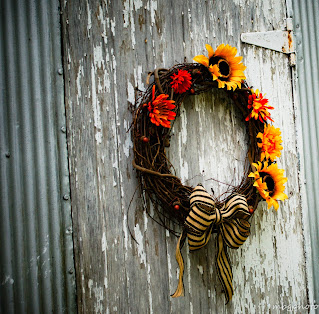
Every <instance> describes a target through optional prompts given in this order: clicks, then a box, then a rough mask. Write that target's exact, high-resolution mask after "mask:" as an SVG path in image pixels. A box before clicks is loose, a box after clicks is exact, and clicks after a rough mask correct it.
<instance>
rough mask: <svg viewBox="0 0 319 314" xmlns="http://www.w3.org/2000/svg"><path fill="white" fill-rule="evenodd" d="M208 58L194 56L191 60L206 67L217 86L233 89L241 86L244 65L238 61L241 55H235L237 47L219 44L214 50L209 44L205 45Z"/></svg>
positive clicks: (243, 77) (243, 76)
mask: <svg viewBox="0 0 319 314" xmlns="http://www.w3.org/2000/svg"><path fill="white" fill-rule="evenodd" d="M206 49H207V51H208V58H207V57H205V56H204V55H199V56H196V57H195V58H194V59H193V60H194V61H196V62H198V63H201V64H202V65H204V66H206V67H208V69H209V71H210V73H211V74H212V76H213V80H214V81H216V80H217V82H218V88H224V87H225V85H226V87H227V89H228V90H231V89H233V90H235V89H236V88H237V87H239V88H240V87H241V81H242V80H245V79H246V77H245V75H244V70H245V69H246V67H245V66H244V65H243V64H242V63H241V62H240V61H241V60H242V58H243V57H235V56H236V54H237V49H236V48H235V47H231V46H229V45H226V46H225V44H221V45H219V46H218V47H217V49H216V51H215V52H214V50H213V48H212V47H211V46H210V45H206Z"/></svg>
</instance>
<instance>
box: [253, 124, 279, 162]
mask: <svg viewBox="0 0 319 314" xmlns="http://www.w3.org/2000/svg"><path fill="white" fill-rule="evenodd" d="M257 138H260V139H261V143H257V144H258V147H259V148H261V160H263V159H270V160H271V161H274V160H275V159H276V157H280V155H281V152H280V151H281V150H282V146H281V145H280V144H281V143H282V139H281V132H280V129H279V128H278V129H276V128H275V127H274V126H272V125H270V124H268V125H267V126H265V128H264V133H260V132H259V133H258V135H257Z"/></svg>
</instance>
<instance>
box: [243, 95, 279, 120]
mask: <svg viewBox="0 0 319 314" xmlns="http://www.w3.org/2000/svg"><path fill="white" fill-rule="evenodd" d="M251 92H252V95H249V98H248V109H251V108H252V111H251V113H250V114H249V115H248V117H247V118H246V121H248V120H249V119H251V118H254V119H255V120H257V119H258V118H259V120H260V122H262V123H264V122H266V120H267V119H268V120H270V121H272V122H274V120H273V119H272V118H271V117H270V113H269V112H268V110H270V109H274V107H271V106H268V105H267V104H268V99H267V98H264V97H263V94H262V93H259V90H258V89H257V90H256V92H254V90H253V89H252V90H251Z"/></svg>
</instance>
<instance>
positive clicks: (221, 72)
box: [132, 44, 287, 302]
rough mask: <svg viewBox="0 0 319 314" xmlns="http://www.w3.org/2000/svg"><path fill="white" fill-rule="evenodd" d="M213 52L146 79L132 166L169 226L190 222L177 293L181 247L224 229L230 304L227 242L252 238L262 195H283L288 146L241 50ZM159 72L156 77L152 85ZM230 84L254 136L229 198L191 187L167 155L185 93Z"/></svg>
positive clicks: (220, 239) (274, 199)
mask: <svg viewBox="0 0 319 314" xmlns="http://www.w3.org/2000/svg"><path fill="white" fill-rule="evenodd" d="M206 49H207V51H208V57H206V56H204V55H199V56H196V57H195V58H194V60H195V61H196V62H197V63H182V64H176V65H174V66H173V67H171V68H170V69H163V68H160V69H155V70H154V71H152V72H150V73H149V74H148V77H147V83H148V84H149V86H148V88H147V90H146V91H145V92H144V93H142V94H141V95H140V97H138V98H137V99H136V102H135V111H134V118H133V130H132V138H133V150H134V159H133V166H134V167H135V169H136V170H137V174H138V179H139V182H140V186H141V188H142V191H143V192H144V193H145V195H146V196H147V198H148V199H149V200H150V201H151V202H152V203H153V207H154V209H155V210H156V211H157V213H158V217H159V221H158V222H159V223H160V224H161V225H163V226H164V227H165V228H167V229H169V230H170V231H173V230H171V229H170V226H169V222H175V223H178V224H180V225H183V226H184V228H183V232H182V234H181V235H180V238H179V241H178V244H177V248H176V259H177V262H178V264H179V267H180V275H179V284H178V288H177V290H176V292H175V293H174V294H173V295H172V296H173V297H178V296H181V295H183V294H184V289H183V282H182V278H183V269H184V265H183V259H182V256H181V249H182V247H183V244H184V242H185V239H186V238H188V244H189V249H190V250H191V251H193V250H197V249H200V248H201V247H203V246H205V245H206V244H207V242H208V240H209V238H210V236H211V234H212V233H217V237H216V245H217V253H216V268H217V272H218V276H219V279H220V282H221V284H222V286H223V290H224V292H225V297H226V302H228V301H229V300H230V299H231V297H232V295H233V287H232V272H231V266H230V261H229V257H228V254H227V247H230V248H238V247H239V246H240V245H242V244H243V243H244V242H245V240H246V239H247V237H248V236H249V230H250V223H249V221H248V220H249V218H250V217H251V216H252V215H253V213H254V211H255V210H256V208H257V205H258V203H259V201H260V200H262V199H264V200H266V201H267V203H268V208H270V207H271V206H274V208H275V209H276V210H277V209H278V207H279V205H278V200H284V199H286V198H287V195H286V194H284V193H283V191H284V188H285V187H284V185H283V184H284V183H285V182H286V181H287V179H286V178H284V176H283V172H284V170H282V169H278V166H277V163H276V161H275V159H276V158H277V157H279V156H280V154H281V152H280V151H281V150H282V146H281V143H282V139H281V132H280V130H279V129H278V128H277V129H276V128H275V127H274V126H272V125H271V124H269V123H268V122H269V121H272V122H273V120H272V118H271V115H270V113H269V110H271V109H274V108H273V107H271V106H269V105H268V99H266V98H264V96H263V95H262V93H260V92H259V91H258V90H256V91H254V90H252V89H251V88H249V85H248V84H247V82H246V81H245V79H246V77H245V75H244V70H245V68H246V67H245V66H244V65H243V64H242V63H241V60H242V57H236V54H237V49H236V48H235V47H231V46H229V45H224V44H222V45H220V46H219V47H218V48H217V49H216V51H214V50H213V48H212V47H211V46H210V45H206ZM151 78H154V82H153V83H151V84H150V83H149V82H150V79H151ZM218 88H220V89H224V90H225V93H226V94H227V96H228V97H229V98H230V99H231V100H232V101H233V103H234V104H235V105H236V106H237V107H238V108H239V110H240V111H241V112H242V114H243V118H244V119H245V121H247V124H246V128H247V132H248V137H249V144H248V152H247V157H246V159H245V171H244V173H243V177H242V180H241V183H240V184H239V185H238V186H234V187H232V188H231V189H229V190H228V191H227V194H229V196H228V197H227V198H225V197H224V199H222V198H217V197H215V196H211V195H209V194H208V193H207V191H206V190H205V189H204V188H203V186H202V185H200V184H199V185H198V186H197V187H195V188H194V187H192V186H187V185H184V184H183V183H182V182H181V179H180V178H178V177H177V176H176V175H175V174H174V173H173V172H172V169H174V167H173V165H172V164H171V162H170V161H169V159H168V158H167V156H166V147H168V146H169V142H170V128H171V121H174V120H175V119H176V118H177V117H178V116H179V113H180V112H179V108H180V105H181V103H182V102H183V100H184V99H185V98H186V97H193V96H194V97H195V96H196V95H198V94H201V93H204V92H208V91H211V92H214V90H216V89H218Z"/></svg>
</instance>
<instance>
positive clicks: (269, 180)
mask: <svg viewBox="0 0 319 314" xmlns="http://www.w3.org/2000/svg"><path fill="white" fill-rule="evenodd" d="M260 176H261V177H262V179H263V182H265V183H266V184H267V188H268V192H269V196H272V195H273V194H274V192H275V181H274V179H273V178H272V177H271V176H270V175H269V174H267V173H260Z"/></svg>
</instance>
